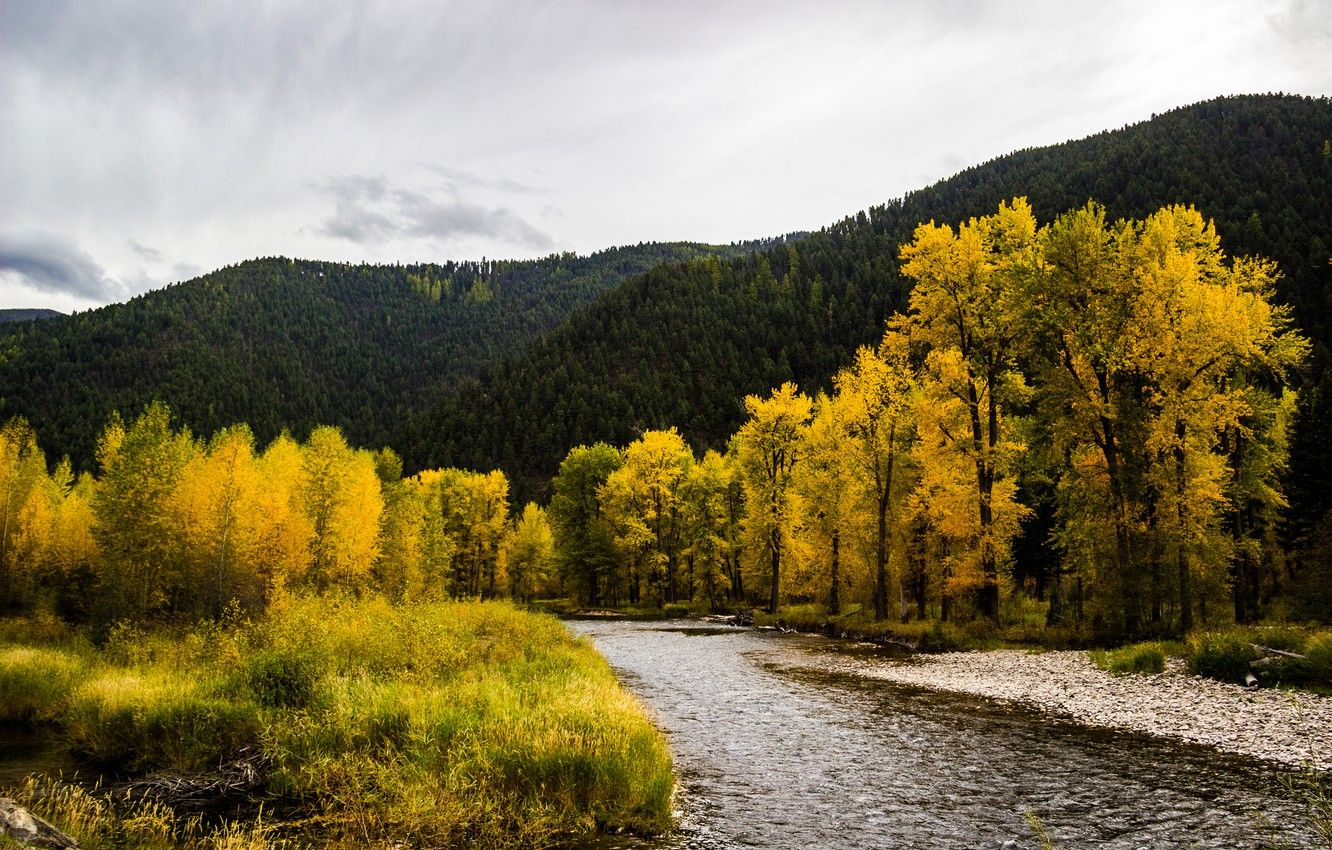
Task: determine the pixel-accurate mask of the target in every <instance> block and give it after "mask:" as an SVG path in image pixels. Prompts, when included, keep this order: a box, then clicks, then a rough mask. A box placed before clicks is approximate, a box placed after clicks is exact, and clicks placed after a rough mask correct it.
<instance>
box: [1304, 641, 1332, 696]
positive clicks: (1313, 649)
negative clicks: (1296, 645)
mask: <svg viewBox="0 0 1332 850" xmlns="http://www.w3.org/2000/svg"><path fill="white" fill-rule="evenodd" d="M1304 663H1305V664H1306V665H1307V666H1308V668H1309V679H1310V681H1312V682H1314V683H1315V684H1319V685H1323V686H1325V687H1329V688H1332V632H1324V633H1322V634H1321V635H1317V636H1315V637H1312V638H1310V639H1309V642H1308V644H1306V645H1305V647H1304Z"/></svg>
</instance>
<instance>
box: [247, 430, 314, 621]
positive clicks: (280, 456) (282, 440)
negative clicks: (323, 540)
mask: <svg viewBox="0 0 1332 850" xmlns="http://www.w3.org/2000/svg"><path fill="white" fill-rule="evenodd" d="M255 467H256V472H257V476H258V479H259V481H260V482H261V484H260V486H259V487H258V488H256V491H255V498H254V501H253V502H252V503H251V505H250V507H249V510H247V511H245V512H244V514H243V516H242V521H243V522H244V524H245V526H246V528H247V535H248V536H249V538H250V539H251V540H252V541H253V545H254V550H253V557H254V569H255V572H256V574H257V576H258V577H259V579H260V581H261V583H262V586H263V588H264V592H265V594H266V597H265V598H267V595H268V594H271V593H273V592H279V591H281V590H282V589H283V588H285V587H288V586H290V585H293V584H298V583H300V582H302V581H304V580H305V577H306V574H307V573H308V572H309V569H310V563H311V561H312V560H313V557H314V552H313V546H312V542H313V540H314V528H313V526H312V525H311V523H310V519H309V517H308V516H307V515H306V512H305V458H304V455H303V454H302V451H301V447H300V445H299V444H298V443H297V442H296V441H295V440H293V439H292V438H291V437H290V436H289V435H287V434H282V435H281V436H279V437H277V438H276V439H275V440H273V442H272V443H270V444H269V445H268V447H267V448H266V449H264V453H263V454H262V455H260V456H259V458H258V459H257V462H256V464H255Z"/></svg>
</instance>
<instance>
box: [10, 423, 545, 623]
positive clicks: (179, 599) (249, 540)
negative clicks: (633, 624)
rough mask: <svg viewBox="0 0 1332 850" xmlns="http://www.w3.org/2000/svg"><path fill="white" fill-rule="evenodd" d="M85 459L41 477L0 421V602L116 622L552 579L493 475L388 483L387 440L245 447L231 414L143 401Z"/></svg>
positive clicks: (316, 433) (535, 532) (40, 459)
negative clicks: (175, 411)
mask: <svg viewBox="0 0 1332 850" xmlns="http://www.w3.org/2000/svg"><path fill="white" fill-rule="evenodd" d="M97 462H98V467H99V471H98V474H97V475H96V476H95V477H94V475H93V474H91V473H88V472H84V473H82V474H79V475H77V476H76V475H75V474H74V472H73V470H72V469H71V468H70V465H69V462H68V461H62V462H61V463H60V464H59V465H57V467H56V468H55V471H54V472H53V473H48V471H47V464H46V458H45V455H44V453H43V452H42V450H41V448H40V447H39V445H38V443H37V440H36V436H35V434H34V432H33V430H32V428H31V427H30V426H29V425H28V424H27V423H26V422H24V421H23V420H21V419H13V420H11V421H10V422H9V423H8V424H6V425H5V426H4V427H3V428H0V587H2V588H3V589H4V594H3V595H0V608H2V609H9V610H32V609H35V608H39V607H44V608H51V609H54V610H57V611H59V612H60V613H61V614H63V615H64V616H65V617H66V618H68V619H70V620H72V621H76V622H91V623H92V624H94V625H95V626H99V627H102V628H105V627H107V626H109V625H111V624H113V623H115V622H119V621H138V620H144V619H161V618H185V619H196V618H201V617H212V618H216V617H220V616H222V614H223V613H224V611H225V610H227V609H228V608H229V607H232V606H237V605H239V606H240V607H241V608H242V609H244V610H248V611H257V610H260V609H262V608H263V607H264V606H265V605H266V604H267V603H268V601H269V600H270V599H271V598H272V597H273V595H274V594H277V593H282V592H283V591H284V590H287V589H293V590H294V589H301V588H306V589H310V590H314V591H317V592H329V591H339V592H347V593H361V592H363V591H368V590H374V591H377V592H382V593H384V594H385V595H387V596H388V597H390V598H393V599H398V600H413V599H429V598H442V597H451V598H455V599H456V598H478V597H479V598H492V597H496V596H500V595H512V596H514V597H520V598H530V597H531V596H532V594H533V593H534V592H538V591H542V592H544V591H546V590H547V588H548V584H549V582H550V581H551V580H552V576H553V564H554V561H553V550H552V538H551V532H550V526H549V524H548V523H547V522H546V518H545V512H544V511H543V510H542V509H541V508H539V507H537V506H536V505H532V504H529V505H528V506H527V507H526V508H525V509H524V510H523V512H522V513H521V514H520V515H518V516H517V517H513V516H511V514H512V511H511V508H510V503H509V485H508V481H507V480H506V479H505V477H504V475H503V473H500V472H495V471H492V472H488V473H477V472H467V471H464V470H458V469H437V470H426V471H423V472H420V473H418V474H416V475H413V476H409V477H406V478H404V477H403V476H402V462H401V461H400V460H399V459H398V457H397V456H396V455H395V454H394V453H393V452H392V451H390V450H388V449H381V450H379V451H377V452H370V451H367V450H364V449H355V448H352V447H351V446H349V445H348V444H347V442H346V440H345V439H344V438H343V435H342V433H341V431H339V430H338V429H337V428H334V427H331V426H319V427H316V428H315V429H314V430H313V431H312V432H311V434H310V437H309V439H308V440H306V441H305V442H303V443H298V442H297V441H295V440H294V439H292V438H291V437H290V436H288V435H286V434H283V435H280V436H278V437H277V438H276V439H274V440H273V441H272V442H270V443H269V444H268V445H267V446H266V447H265V448H263V449H262V450H261V449H259V448H258V447H257V446H256V443H255V439H254V435H253V433H252V432H251V430H250V428H249V427H248V426H245V425H239V426H230V427H227V428H224V429H222V430H221V431H218V432H217V433H215V434H214V435H213V436H212V437H211V438H209V439H206V440H205V439H198V438H196V437H194V436H193V435H192V434H191V432H190V431H189V430H188V429H177V428H174V427H173V426H172V423H171V413H170V411H169V410H168V409H167V407H166V406H165V405H163V404H161V403H157V402H155V403H153V404H151V405H149V406H148V407H147V408H146V409H145V410H144V411H143V413H142V414H140V415H139V416H138V417H137V418H135V419H134V420H133V421H131V422H130V423H129V424H128V425H126V424H124V423H123V422H122V421H121V420H120V418H119V417H113V418H112V419H111V421H110V423H109V424H108V425H107V426H106V427H105V428H104V430H103V431H102V433H101V436H100V438H99V440H98V448H97Z"/></svg>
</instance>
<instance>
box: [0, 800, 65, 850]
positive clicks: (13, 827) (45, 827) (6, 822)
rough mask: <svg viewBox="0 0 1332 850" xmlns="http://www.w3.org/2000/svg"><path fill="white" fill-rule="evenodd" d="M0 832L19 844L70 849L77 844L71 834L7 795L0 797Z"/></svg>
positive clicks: (56, 849)
mask: <svg viewBox="0 0 1332 850" xmlns="http://www.w3.org/2000/svg"><path fill="white" fill-rule="evenodd" d="M0 832H2V833H3V834H4V835H6V836H8V837H9V838H12V839H14V840H15V841H17V842H19V843H20V844H28V845H31V846H33V847H45V848H53V850H71V848H76V847H78V846H79V842H78V841H75V840H74V839H73V838H72V837H71V836H69V835H66V834H65V833H63V832H61V831H60V830H58V829H56V828H55V827H54V826H51V824H49V823H47V822H46V821H44V820H42V819H41V818H39V817H37V816H36V815H34V814H33V813H32V812H30V811H28V810H27V809H25V808H23V807H22V806H20V805H19V804H18V803H16V802H14V801H13V800H11V799H9V798H8V797H0Z"/></svg>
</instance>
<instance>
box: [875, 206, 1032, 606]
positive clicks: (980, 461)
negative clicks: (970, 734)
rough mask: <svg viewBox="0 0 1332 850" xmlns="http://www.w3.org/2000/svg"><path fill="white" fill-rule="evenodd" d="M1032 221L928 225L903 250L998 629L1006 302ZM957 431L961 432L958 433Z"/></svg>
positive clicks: (1027, 213)
mask: <svg viewBox="0 0 1332 850" xmlns="http://www.w3.org/2000/svg"><path fill="white" fill-rule="evenodd" d="M1035 253H1036V218H1035V216H1034V215H1033V214H1032V211H1031V207H1030V206H1029V205H1028V204H1027V201H1026V199H1025V198H1016V199H1014V200H1013V201H1012V202H1010V203H1001V204H1000V205H999V211H998V212H997V213H995V214H993V215H987V216H984V217H982V218H979V219H975V218H973V219H971V220H970V221H968V222H966V223H964V224H962V225H961V226H960V227H958V229H957V231H956V232H955V231H954V230H953V229H952V228H951V227H950V226H948V225H946V224H945V225H942V226H940V225H935V224H934V223H933V222H931V223H930V224H926V225H921V226H920V227H918V228H916V233H915V238H914V240H913V241H912V242H911V244H910V245H905V246H903V248H902V252H901V256H902V261H903V263H902V273H903V274H904V275H906V276H907V277H910V278H912V279H913V280H915V282H916V285H915V288H913V289H912V291H911V317H910V327H911V332H912V336H913V339H915V340H918V341H920V342H923V343H925V344H927V345H928V346H929V347H930V349H931V351H930V354H929V358H928V360H927V366H928V370H929V372H930V377H931V384H932V388H933V389H934V391H935V394H936V395H937V396H938V397H939V400H940V402H942V403H946V404H952V403H954V401H955V402H956V403H957V404H960V406H961V408H962V411H963V413H964V419H963V421H962V422H958V423H948V424H944V423H943V422H942V421H940V422H938V423H937V426H938V430H939V433H941V434H942V435H943V437H944V439H945V441H946V443H947V445H948V446H950V447H951V448H952V449H953V450H954V451H956V452H958V453H960V454H962V455H964V456H965V457H967V458H968V459H969V460H970V461H971V463H972V465H973V466H974V467H975V489H974V494H975V505H976V515H977V525H978V533H977V538H976V547H977V550H978V554H979V562H980V571H981V579H982V584H981V587H980V592H979V602H980V606H979V607H980V609H981V613H982V614H983V615H984V616H985V617H988V618H989V619H990V620H992V621H995V622H998V620H999V566H998V565H999V554H1000V551H1001V550H1002V548H1003V547H1004V545H1005V543H1006V541H1004V540H1001V539H998V535H996V533H995V517H994V495H995V494H994V490H995V484H996V482H997V481H998V480H999V479H1000V477H1001V476H1003V475H1004V474H1005V472H1006V471H1007V469H1006V467H1007V466H1008V463H1007V461H1009V460H1010V459H1011V455H1012V452H1013V449H1014V444H1013V443H1012V441H1011V440H1010V439H1009V437H1008V435H1007V433H1006V428H1005V423H1004V420H1005V416H1006V407H1007V406H1008V405H1009V404H1010V402H1011V401H1012V400H1013V399H1012V398H1011V396H1012V393H1013V388H1014V387H1015V386H1019V385H1020V384H1021V380H1020V379H1019V378H1017V371H1016V357H1017V349H1016V345H1015V343H1016V339H1017V335H1018V328H1019V322H1018V317H1017V314H1016V311H1015V309H1014V305H1013V300H1014V297H1015V294H1016V292H1017V290H1018V286H1019V281H1020V280H1021V278H1022V277H1023V276H1026V275H1030V274H1031V272H1032V270H1033V268H1032V267H1033V266H1034V263H1035ZM959 426H960V427H959Z"/></svg>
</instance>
